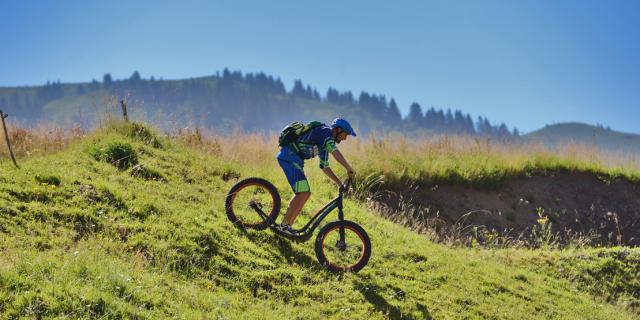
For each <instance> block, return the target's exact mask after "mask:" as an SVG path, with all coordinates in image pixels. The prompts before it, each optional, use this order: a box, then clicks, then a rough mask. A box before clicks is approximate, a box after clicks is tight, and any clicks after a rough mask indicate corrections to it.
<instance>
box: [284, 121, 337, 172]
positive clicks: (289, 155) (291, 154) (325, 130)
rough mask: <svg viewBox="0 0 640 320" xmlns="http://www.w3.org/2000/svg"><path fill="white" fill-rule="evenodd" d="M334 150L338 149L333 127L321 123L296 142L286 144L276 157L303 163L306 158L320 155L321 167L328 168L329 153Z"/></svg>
mask: <svg viewBox="0 0 640 320" xmlns="http://www.w3.org/2000/svg"><path fill="white" fill-rule="evenodd" d="M333 150H336V142H335V140H334V139H333V135H332V134H331V128H330V127H329V126H326V125H321V126H319V127H316V128H313V129H311V130H310V131H309V132H307V133H305V134H303V135H302V136H300V137H299V138H298V139H297V140H296V141H295V142H294V143H291V144H289V145H287V146H284V147H283V148H282V149H280V152H278V155H277V156H276V158H278V159H280V160H284V161H289V162H293V163H298V164H303V163H304V160H307V159H311V158H313V157H315V156H318V157H319V158H320V168H327V167H329V153H331V152H333Z"/></svg>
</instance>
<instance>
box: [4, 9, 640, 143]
mask: <svg viewBox="0 0 640 320" xmlns="http://www.w3.org/2000/svg"><path fill="white" fill-rule="evenodd" d="M0 43H2V47H1V48H0V86H18V85H39V84H43V83H45V82H46V81H47V80H60V81H62V82H84V81H90V80H91V79H93V78H95V79H98V80H100V79H101V78H102V75H103V74H104V73H107V72H110V73H111V74H112V75H113V76H114V77H115V78H125V77H129V76H130V75H131V73H133V71H134V70H138V71H139V72H140V73H141V75H142V76H143V77H145V78H146V77H149V76H151V75H154V76H155V77H162V78H164V79H175V78H186V77H194V76H203V75H210V74H214V73H215V72H216V71H218V70H222V69H223V68H225V67H228V68H229V69H232V70H242V71H244V72H258V71H263V72H266V73H268V74H272V75H275V76H279V77H281V78H282V80H283V81H284V82H285V84H286V85H287V86H288V87H290V86H291V85H292V83H293V81H294V80H295V79H302V80H303V81H304V82H305V84H306V83H309V84H311V85H312V86H314V87H316V88H317V89H318V90H319V91H320V92H326V89H327V87H328V86H333V87H336V88H338V89H340V90H352V91H353V92H354V93H355V94H358V93H359V92H360V91H361V90H366V91H368V92H370V93H377V94H385V95H386V96H387V97H388V98H390V97H393V98H395V99H396V101H397V102H398V104H399V106H400V108H401V110H402V111H403V112H404V113H406V112H407V111H408V106H409V104H410V103H411V102H413V101H416V102H419V103H420V104H421V105H422V106H423V108H428V107H430V106H435V107H436V108H452V109H460V110H462V111H464V112H468V113H471V115H472V116H473V117H474V118H475V117H476V116H478V115H483V116H487V117H488V118H489V119H490V120H491V121H492V122H505V123H507V124H508V125H509V126H510V127H513V126H515V127H517V128H519V129H521V130H523V131H525V132H527V131H531V130H535V129H537V128H540V127H543V126H544V125H545V124H551V123H557V122H565V121H580V122H586V123H591V124H595V123H601V124H604V125H610V126H611V127H612V128H613V129H617V130H621V131H626V132H636V133H640V128H639V127H638V119H640V58H639V57H640V1H633V0H626V1H621V0H619V1H587V0H583V1H567V0H562V1H455V2H454V1H380V2H376V1H314V2H312V1H302V0H298V1H13V0H1V1H0Z"/></svg>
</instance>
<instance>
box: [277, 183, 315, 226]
mask: <svg viewBox="0 0 640 320" xmlns="http://www.w3.org/2000/svg"><path fill="white" fill-rule="evenodd" d="M309 197H311V192H309V191H307V192H298V193H296V194H295V195H294V196H293V198H291V201H289V206H288V207H287V213H286V214H285V215H284V219H283V220H282V223H284V224H288V225H290V226H292V225H293V223H294V222H295V221H296V218H297V217H298V215H299V214H300V211H302V208H303V207H304V204H305V203H306V202H307V200H309Z"/></svg>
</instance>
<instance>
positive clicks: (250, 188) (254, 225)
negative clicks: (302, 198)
mask: <svg viewBox="0 0 640 320" xmlns="http://www.w3.org/2000/svg"><path fill="white" fill-rule="evenodd" d="M253 206H257V207H259V208H260V209H261V210H262V212H264V213H265V214H266V215H267V216H268V220H265V219H263V218H262V217H261V216H260V215H259V214H258V213H257V212H256V210H255V209H254V208H253ZM225 211H226V213H227V218H229V220H230V221H231V222H232V223H234V224H236V225H241V226H243V227H245V228H249V229H256V230H264V229H266V228H267V227H268V226H269V224H270V223H271V222H273V221H275V220H276V218H277V217H278V214H279V213H280V194H279V193H278V189H276V187H275V186H274V185H273V184H272V183H271V182H269V181H267V180H265V179H262V178H255V177H252V178H247V179H243V180H241V181H238V183H236V184H235V185H234V186H233V187H231V190H229V193H227V198H226V200H225Z"/></svg>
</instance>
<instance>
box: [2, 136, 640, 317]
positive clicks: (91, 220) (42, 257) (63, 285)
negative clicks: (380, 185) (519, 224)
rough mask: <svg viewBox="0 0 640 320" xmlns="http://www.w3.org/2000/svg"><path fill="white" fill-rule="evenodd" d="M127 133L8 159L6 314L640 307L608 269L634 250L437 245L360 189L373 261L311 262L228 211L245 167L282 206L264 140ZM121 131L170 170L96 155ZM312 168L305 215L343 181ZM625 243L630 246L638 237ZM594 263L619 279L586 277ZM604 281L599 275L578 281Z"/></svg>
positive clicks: (309, 255)
mask: <svg viewBox="0 0 640 320" xmlns="http://www.w3.org/2000/svg"><path fill="white" fill-rule="evenodd" d="M130 132H135V130H133V131H132V129H131V128H130V127H127V126H126V125H118V126H109V127H107V129H104V130H102V131H100V132H97V133H95V134H93V135H91V136H89V137H86V138H85V139H83V140H80V141H79V142H77V143H75V144H73V145H72V146H71V147H70V148H68V149H67V150H64V151H61V152H58V153H54V154H48V155H43V156H38V157H32V158H30V159H28V160H25V161H23V162H22V163H21V166H22V169H19V170H18V169H15V168H13V167H12V165H11V163H10V162H7V161H3V162H2V163H0V248H1V250H2V255H0V315H1V317H4V318H17V317H28V318H41V317H44V318H49V317H50V318H54V317H70V318H97V317H102V318H108V319H121V318H134V319H156V318H167V317H169V318H186V319H201V318H231V319H233V318H246V319H273V318H293V319H321V318H326V317H330V318H337V319H362V318H370V319H385V318H391V319H425V318H427V319H428V318H434V319H446V318H452V319H463V318H477V319H487V318H489V319H490V318H493V319H550V318H555V319H568V318H571V319H575V318H590V319H611V318H615V319H632V318H633V317H637V315H638V314H637V313H634V312H636V311H635V310H637V309H634V307H633V305H632V303H631V304H630V303H629V301H631V302H633V299H638V298H639V297H638V293H637V292H638V284H637V283H636V282H629V283H630V284H629V286H627V287H625V286H621V284H622V283H626V282H628V281H622V282H621V281H617V280H613V279H618V278H616V277H617V276H615V275H617V274H620V275H621V276H622V277H625V276H628V275H630V274H632V273H630V272H632V271H633V270H634V269H633V268H637V263H638V260H637V259H635V258H634V259H635V260H633V259H630V260H628V259H626V257H625V259H623V260H620V261H623V262H622V263H623V264H624V266H625V267H620V268H613V269H607V268H596V267H590V265H587V266H583V265H581V264H578V263H576V262H574V261H575V259H574V260H572V259H573V258H571V257H578V256H581V255H584V256H587V257H590V258H589V259H591V260H589V261H593V264H594V265H596V266H599V265H601V264H602V263H605V264H606V262H603V261H604V260H603V259H608V258H609V257H608V256H607V254H608V252H613V251H611V250H614V249H611V250H607V249H602V250H601V251H602V252H605V255H604V256H600V254H599V253H595V252H592V251H590V250H584V251H579V252H578V253H577V254H574V253H569V252H564V251H560V252H559V253H558V252H553V251H543V250H512V249H509V250H484V249H474V248H472V249H469V248H451V247H447V246H444V245H438V244H434V243H431V242H429V241H427V240H426V239H425V237H424V236H420V235H418V234H415V233H413V232H411V231H409V230H407V229H405V228H403V227H401V226H399V225H395V224H393V223H391V222H389V221H387V220H385V219H383V218H382V217H380V216H378V215H376V214H375V213H373V212H371V211H369V210H367V209H366V206H364V205H363V204H362V203H359V202H355V201H353V200H347V201H346V204H345V205H346V209H345V210H346V215H347V218H348V219H350V220H354V221H356V222H358V223H359V224H361V225H362V226H363V227H364V228H365V229H366V230H367V232H368V233H369V235H370V237H371V240H372V244H373V253H372V257H371V260H370V262H369V264H368V265H367V266H366V267H365V269H363V270H362V271H361V272H360V273H358V274H332V273H329V272H327V271H326V270H324V269H323V268H322V267H321V266H319V265H318V263H317V261H316V258H315V255H314V252H313V243H312V242H307V243H294V242H289V241H287V240H284V239H281V238H279V237H277V236H275V235H273V234H272V233H270V232H268V231H265V232H254V231H248V232H243V231H242V230H239V229H237V228H234V227H232V225H231V224H230V223H229V221H228V220H227V218H226V216H225V214H224V211H223V206H224V205H223V203H224V197H225V194H226V191H227V190H228V189H229V188H230V187H231V186H232V185H233V183H234V181H235V177H237V176H240V177H241V178H244V177H248V176H260V177H264V178H266V179H269V180H271V181H273V182H274V183H275V184H276V186H277V187H278V188H279V190H281V193H283V198H284V199H283V201H284V202H285V203H286V201H287V199H288V198H289V197H290V195H291V194H290V191H289V189H288V187H287V184H286V181H285V180H284V176H283V174H282V173H281V172H280V169H279V168H278V167H277V164H276V163H275V161H274V160H273V155H269V157H266V155H265V154H262V153H261V152H262V151H264V150H262V151H261V150H255V152H254V153H253V154H251V155H248V159H244V161H232V160H229V159H230V157H231V156H232V155H229V154H224V151H223V152H220V153H211V152H209V153H205V152H200V151H197V150H194V149H193V148H190V147H187V146H185V145H182V144H181V143H178V142H176V140H169V139H164V138H160V137H158V135H157V134H154V133H153V131H149V132H148V134H149V135H152V136H153V138H155V139H157V141H158V142H159V144H158V145H157V146H155V147H154V145H152V144H149V142H148V141H151V140H153V139H151V140H149V139H147V138H149V135H146V134H145V137H146V138H145V137H142V136H139V135H135V134H130ZM114 140H118V141H122V142H123V143H127V144H130V145H131V146H132V148H133V150H135V152H136V154H137V155H138V162H139V163H140V164H141V165H143V166H144V167H145V168H148V169H150V170H153V172H161V173H162V177H163V178H164V179H161V180H159V179H145V178H144V177H140V176H136V175H132V173H131V170H132V169H128V170H121V169H118V168H117V167H115V166H113V165H112V164H110V163H109V162H103V161H98V160H96V159H95V158H94V157H93V156H92V155H91V154H90V152H89V151H88V150H91V147H92V146H95V145H100V144H101V143H105V142H109V141H114ZM223 150H224V148H223ZM273 153H275V150H273ZM252 157H255V158H256V159H261V160H251V159H252ZM257 161H260V162H259V163H260V165H256V162H257ZM356 168H358V167H357V166H356ZM308 173H309V177H310V180H311V182H312V186H311V187H312V192H313V196H312V197H311V200H310V203H309V204H308V205H307V208H308V209H307V210H306V213H303V216H302V217H301V218H300V220H301V221H304V220H306V219H308V218H309V216H310V214H309V212H311V211H313V210H311V208H319V207H320V206H321V205H323V204H324V203H325V202H327V201H328V200H329V199H330V198H331V197H332V196H334V195H335V193H336V190H335V188H334V187H332V185H331V184H330V183H328V181H327V180H326V178H323V177H321V172H320V170H316V169H315V168H310V169H309V170H308ZM36 175H38V176H41V177H58V178H59V179H60V183H59V184H58V185H56V184H55V183H54V184H48V183H41V182H39V181H38V180H37V179H36V178H35V176H36ZM629 252H633V255H631V256H633V257H637V251H636V250H635V249H633V250H631V249H629ZM631 256H627V257H631ZM550 257H551V258H550ZM562 257H566V258H562ZM560 267H562V270H570V271H571V272H564V271H561V270H560V269H559V268H560ZM595 269H597V270H600V271H598V272H601V274H600V275H602V274H605V275H608V274H610V273H611V274H614V276H613V278H611V280H607V279H609V278H607V277H601V276H600V275H596V276H592V277H589V276H582V277H581V275H589V274H591V273H589V272H591V271H590V270H595ZM607 270H611V271H610V272H609V271H607ZM635 270H637V269H635ZM636 275H637V274H636ZM601 279H605V280H601ZM622 279H627V278H622ZM635 279H637V277H636V278H635ZM599 281H601V284H600V285H597V286H595V287H591V286H587V285H583V284H586V283H589V282H595V283H599ZM615 292H622V293H618V294H617V295H616V293H615Z"/></svg>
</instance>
